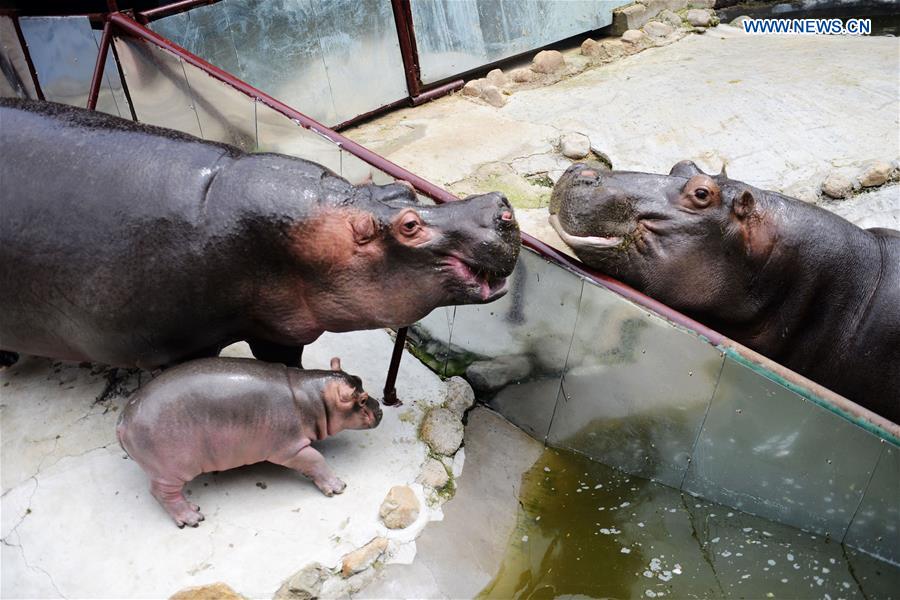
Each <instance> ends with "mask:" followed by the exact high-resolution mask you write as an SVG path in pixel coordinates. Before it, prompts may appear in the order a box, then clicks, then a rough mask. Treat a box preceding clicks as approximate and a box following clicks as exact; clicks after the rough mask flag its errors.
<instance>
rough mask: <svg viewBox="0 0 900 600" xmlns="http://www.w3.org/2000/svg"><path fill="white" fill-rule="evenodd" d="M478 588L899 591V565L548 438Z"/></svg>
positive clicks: (765, 594)
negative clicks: (504, 542) (495, 566)
mask: <svg viewBox="0 0 900 600" xmlns="http://www.w3.org/2000/svg"><path fill="white" fill-rule="evenodd" d="M479 597H480V598H485V599H487V598H504V599H506V598H534V599H545V598H823V599H826V598H827V599H831V600H837V599H838V598H863V599H866V600H875V599H880V598H900V568H898V567H897V566H894V565H891V564H889V563H885V562H881V561H878V560H876V559H874V558H872V557H870V556H868V555H866V554H863V553H861V552H858V551H855V550H853V549H852V548H849V547H844V546H842V545H841V544H840V543H837V542H835V541H832V540H829V539H827V538H824V537H821V536H816V535H812V534H810V533H807V532H803V531H799V530H797V529H794V528H792V527H788V526H785V525H780V524H777V523H773V522H771V521H767V520H765V519H762V518H759V517H754V516H752V515H748V514H746V513H742V512H740V511H737V510H734V509H732V508H728V507H726V506H722V505H719V504H713V503H711V502H707V501H704V500H701V499H698V498H694V497H692V496H689V495H687V494H683V493H681V492H679V491H677V490H674V489H672V488H668V487H665V486H662V485H659V484H655V483H652V482H650V481H647V480H644V479H639V478H636V477H632V476H629V475H627V474H625V473H622V472H620V471H616V470H614V469H611V468H609V467H606V466H604V465H601V464H598V463H596V462H592V461H590V460H587V459H585V458H583V457H580V456H578V455H576V454H573V453H568V452H563V451H559V450H553V449H548V450H546V451H545V452H544V453H543V455H542V456H541V458H540V459H539V460H538V461H537V462H536V463H535V465H534V466H533V467H532V468H531V469H530V470H529V471H528V472H526V473H525V475H523V480H522V488H521V492H520V496H519V514H518V522H517V525H516V529H515V530H514V532H513V534H512V536H511V538H510V542H509V545H508V548H507V551H506V555H505V557H504V559H503V562H502V565H501V567H500V570H499V572H498V573H497V575H496V577H495V578H494V580H493V581H491V583H490V584H488V585H487V587H485V589H484V590H482V592H481V594H480V596H479Z"/></svg>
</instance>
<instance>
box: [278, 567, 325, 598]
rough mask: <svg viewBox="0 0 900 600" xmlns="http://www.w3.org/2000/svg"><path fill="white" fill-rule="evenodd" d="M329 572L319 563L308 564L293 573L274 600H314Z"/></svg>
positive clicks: (319, 594) (319, 593) (318, 594)
mask: <svg viewBox="0 0 900 600" xmlns="http://www.w3.org/2000/svg"><path fill="white" fill-rule="evenodd" d="M329 575H330V572H329V571H328V569H326V568H325V567H323V566H322V565H321V564H319V563H310V564H308V565H306V566H305V567H303V568H302V569H300V570H299V571H297V572H296V573H294V574H293V575H292V576H291V578H290V579H288V580H287V581H285V582H284V583H283V584H281V587H280V588H278V591H277V592H275V600H314V599H315V598H319V597H320V596H321V593H322V584H323V583H324V582H325V580H326V579H328V576H329Z"/></svg>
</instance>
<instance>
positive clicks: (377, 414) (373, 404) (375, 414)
mask: <svg viewBox="0 0 900 600" xmlns="http://www.w3.org/2000/svg"><path fill="white" fill-rule="evenodd" d="M366 408H368V409H369V411H370V412H371V413H372V425H371V427H369V429H375V428H376V427H378V425H379V423H381V417H383V416H384V413H382V412H381V406H379V405H378V401H377V400H375V399H374V398H372V397H369V399H368V400H366Z"/></svg>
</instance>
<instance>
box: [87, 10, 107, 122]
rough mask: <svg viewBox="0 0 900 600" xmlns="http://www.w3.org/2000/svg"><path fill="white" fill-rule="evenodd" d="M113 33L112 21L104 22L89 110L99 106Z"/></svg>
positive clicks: (92, 82) (89, 99)
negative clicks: (98, 101) (98, 98)
mask: <svg viewBox="0 0 900 600" xmlns="http://www.w3.org/2000/svg"><path fill="white" fill-rule="evenodd" d="M111 35H112V23H111V22H109V21H107V22H106V23H104V24H103V35H102V36H101V37H100V51H99V52H98V53H97V62H96V63H95V64H94V75H93V76H92V77H91V91H90V93H88V101H87V107H88V110H94V109H95V108H97V97H98V96H99V95H100V85H101V84H102V83H103V71H104V70H105V69H106V55H107V53H108V52H109V43H110V36H111Z"/></svg>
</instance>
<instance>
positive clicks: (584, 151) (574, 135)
mask: <svg viewBox="0 0 900 600" xmlns="http://www.w3.org/2000/svg"><path fill="white" fill-rule="evenodd" d="M559 151H560V152H562V155H563V156H565V157H566V158H571V159H573V160H578V159H579V158H584V157H585V156H587V155H588V153H589V152H590V151H591V140H590V139H588V136H586V135H584V134H583V133H578V132H577V131H569V132H566V133H564V134H562V136H560V138H559Z"/></svg>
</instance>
